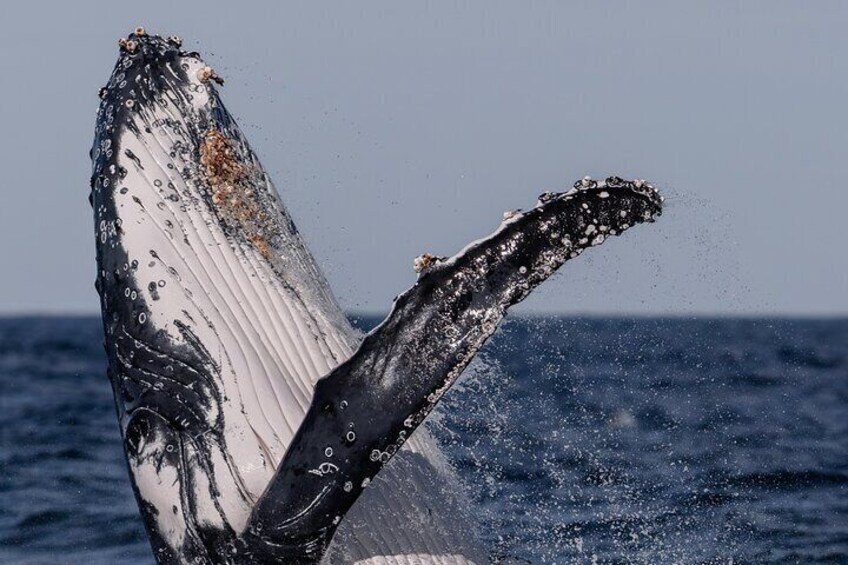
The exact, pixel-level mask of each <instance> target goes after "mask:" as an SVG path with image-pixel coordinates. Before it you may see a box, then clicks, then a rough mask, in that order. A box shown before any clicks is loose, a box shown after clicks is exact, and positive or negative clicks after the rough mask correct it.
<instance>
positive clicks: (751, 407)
mask: <svg viewBox="0 0 848 565" xmlns="http://www.w3.org/2000/svg"><path fill="white" fill-rule="evenodd" d="M375 321H376V320H375V319H370V318H362V319H359V320H358V323H359V324H360V325H361V326H363V327H367V326H369V325H371V324H373V323H375ZM104 365H105V357H104V354H103V347H102V335H101V328H100V322H99V320H98V319H96V318H7V319H0V430H2V436H0V496H1V497H2V499H0V501H2V504H0V562H1V563H14V564H18V563H20V564H32V563H90V564H96V565H99V564H104V565H105V564H116V563H117V564H121V563H128V564H148V565H150V564H152V563H153V559H152V555H151V552H150V549H149V547H148V543H147V539H146V536H145V533H144V530H143V527H142V524H141V521H140V518H139V515H138V512H137V510H136V505H135V501H134V499H133V496H132V492H131V490H130V485H129V481H128V478H127V472H126V468H125V463H124V460H123V453H122V448H121V443H120V438H119V434H118V427H117V423H116V419H115V409H114V406H113V403H112V398H111V389H110V387H109V384H108V382H107V380H106V377H105V367H104ZM431 420H432V421H431V423H430V426H431V429H432V430H433V431H434V433H435V434H436V435H437V437H438V438H439V439H440V440H441V441H442V443H443V444H444V446H445V450H446V452H447V453H448V455H449V457H450V459H451V461H452V462H453V464H454V465H455V467H456V468H457V470H458V472H459V474H460V476H461V477H462V479H463V481H464V482H465V484H466V486H467V489H468V491H469V492H470V494H471V496H472V498H473V499H474V501H475V504H476V507H477V515H478V516H479V517H480V525H479V530H480V535H481V536H482V537H483V538H484V539H485V540H486V541H487V542H488V544H489V545H490V546H491V550H492V553H493V555H504V556H512V557H516V558H520V559H523V560H525V561H528V562H531V563H848V320H845V319H842V320H747V319H644V318H641V319H626V318H621V319H600V318H511V319H510V320H509V321H507V323H506V324H505V325H504V326H503V327H502V329H501V330H500V331H499V332H498V334H497V335H496V336H495V337H494V338H493V339H492V340H491V341H490V342H489V343H488V344H487V345H486V347H485V349H484V351H483V353H482V356H481V357H480V358H479V359H478V361H477V362H476V363H474V365H473V366H472V367H471V368H470V369H469V371H468V372H467V375H466V377H465V378H464V380H463V381H462V382H461V383H460V384H459V385H457V386H456V387H455V388H454V389H453V390H451V391H450V392H449V393H448V395H447V396H446V398H445V400H444V402H443V405H442V407H441V408H440V410H439V411H438V413H437V414H435V415H434V417H432V418H431Z"/></svg>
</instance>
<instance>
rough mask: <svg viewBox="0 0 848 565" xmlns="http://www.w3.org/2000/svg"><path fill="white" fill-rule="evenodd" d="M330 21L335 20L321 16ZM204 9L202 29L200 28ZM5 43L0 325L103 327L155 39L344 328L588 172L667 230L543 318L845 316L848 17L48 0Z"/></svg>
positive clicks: (586, 265)
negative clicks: (107, 130) (510, 216)
mask: <svg viewBox="0 0 848 565" xmlns="http://www.w3.org/2000/svg"><path fill="white" fill-rule="evenodd" d="M318 4H320V6H319V5H318ZM191 6H194V7H191ZM2 13H3V22H4V25H3V33H2V34H0V73H2V94H0V97H1V98H0V101H1V102H2V104H0V116H2V124H3V131H2V139H1V140H0V165H2V172H3V181H2V197H3V198H2V204H0V241H2V243H0V264H2V278H0V312H66V313H70V312H95V311H96V309H97V300H96V295H95V291H94V239H93V223H92V217H91V216H92V215H91V209H90V208H89V205H88V202H87V196H88V190H89V189H88V178H89V172H90V164H89V160H88V149H89V147H90V144H91V139H92V133H93V126H94V113H95V110H96V108H97V103H98V99H97V90H98V88H99V87H100V86H102V85H103V84H104V83H105V81H106V79H107V78H108V76H109V73H110V72H111V69H112V66H113V64H114V61H115V58H116V56H117V45H116V40H117V39H118V37H119V36H121V35H124V34H126V33H128V32H129V31H130V30H131V29H133V28H134V27H135V26H136V25H139V24H142V25H144V26H146V27H147V29H148V30H149V31H151V32H155V33H161V34H165V35H170V34H177V35H180V36H182V37H183V38H184V40H185V46H186V47H188V48H189V49H197V50H199V51H200V52H201V53H202V54H203V55H204V57H205V58H206V60H207V61H208V62H210V63H211V64H212V66H214V67H215V68H216V70H218V72H219V73H220V74H221V75H223V76H224V77H225V78H226V79H227V84H226V86H225V87H224V88H223V97H224V100H225V102H226V103H227V105H228V108H229V109H230V111H231V112H232V113H233V114H234V115H235V116H236V117H237V118H238V119H239V120H240V123H241V125H242V128H243V129H244V130H245V132H246V134H247V136H248V137H249V138H250V139H251V141H252V143H253V146H254V149H255V150H256V151H257V153H258V154H259V155H260V158H261V159H262V160H263V162H264V164H265V166H266V168H267V169H268V170H269V172H270V173H271V175H272V176H273V177H274V179H275V181H276V184H277V187H278V189H279V190H280V192H281V193H282V197H283V199H284V201H285V202H286V204H287V205H288V207H289V209H290V210H291V212H292V214H293V215H294V217H295V219H296V221H297V223H298V225H299V227H300V229H301V231H302V232H303V233H304V234H305V236H306V238H307V240H308V242H309V244H310V246H311V248H312V250H313V252H314V253H315V255H316V256H317V258H318V260H319V262H320V263H321V264H322V266H323V267H324V269H325V271H326V272H327V274H328V276H329V278H330V281H331V283H332V284H333V287H334V289H335V291H336V293H337V295H338V296H339V298H340V300H341V302H342V303H343V305H344V306H345V307H347V308H349V309H353V310H366V311H384V310H385V309H386V308H387V307H388V305H389V302H390V301H391V299H392V297H393V296H394V295H395V294H397V293H399V292H400V291H402V290H403V289H405V288H406V287H408V286H409V285H410V284H412V282H413V281H414V279H415V274H414V272H413V271H412V259H413V257H415V256H416V255H418V254H419V253H421V252H423V251H430V252H433V253H436V254H443V255H449V254H452V253H453V252H454V251H456V250H457V249H459V248H461V247H462V246H464V244H465V243H466V242H467V241H469V240H471V239H476V238H478V237H480V236H482V235H484V234H486V233H488V232H490V231H492V230H493V229H494V228H495V227H496V226H497V224H498V223H499V221H500V218H501V215H502V213H503V211H504V210H507V209H511V208H518V207H529V206H531V205H532V204H533V203H534V202H535V199H536V196H537V195H538V194H539V193H541V192H543V191H545V190H550V189H563V188H565V187H567V186H568V185H570V184H571V183H573V182H574V180H575V179H577V178H580V177H582V176H583V175H586V174H589V175H593V176H596V177H603V176H607V175H609V174H618V175H620V176H625V177H638V178H647V179H650V180H652V181H654V183H655V184H656V185H657V186H658V187H660V188H661V189H664V191H665V193H666V195H667V200H666V202H667V204H668V207H667V210H666V214H665V215H664V216H663V217H662V218H661V219H660V221H659V222H658V223H657V224H654V225H650V226H639V227H638V228H636V229H634V230H632V231H631V232H628V233H627V234H626V236H625V237H623V238H620V239H615V240H613V241H610V242H609V243H608V244H605V245H604V246H602V247H601V248H598V249H595V250H592V251H590V252H589V253H587V254H586V255H584V256H583V257H581V258H580V259H579V260H577V261H575V262H573V263H570V264H569V265H567V266H566V267H565V268H564V269H563V270H562V271H561V272H560V274H559V275H558V276H557V277H555V278H554V279H553V280H551V281H549V282H548V283H546V284H545V285H543V287H542V288H541V289H540V290H539V291H537V292H536V293H534V295H533V296H532V297H531V298H530V299H529V300H528V302H527V304H526V305H525V306H524V310H525V311H527V310H537V311H538V310H548V311H560V312H593V313H600V312H604V313H615V312H620V313H629V312H642V313H668V312H674V313H691V312H696V313H703V312H721V313H808V314H846V313H848V252H846V250H845V244H846V236H845V225H844V224H845V221H846V220H845V219H846V216H847V215H848V186H846V179H848V33H846V25H848V2H840V1H834V2H820V1H817V2H802V1H797V2H775V1H768V2H718V1H709V2H705V1H702V2H681V1H672V2H594V1H587V2H580V3H576V2H565V1H562V2H510V3H506V2H492V1H490V0H486V1H480V2H462V3H455V2H439V3H424V2H418V3H412V2H395V1H392V2H344V3H329V4H328V3H324V2H321V3H318V2H302V3H291V2H279V3H278V2H256V3H249V2H247V3H242V2H226V3H216V2H211V1H203V2H174V1H168V2H153V1H136V2H122V3H117V2H109V3H107V2H98V3H94V2H89V3H85V2H38V1H28V2H25V3H15V7H10V6H9V5H4V7H3V9H2Z"/></svg>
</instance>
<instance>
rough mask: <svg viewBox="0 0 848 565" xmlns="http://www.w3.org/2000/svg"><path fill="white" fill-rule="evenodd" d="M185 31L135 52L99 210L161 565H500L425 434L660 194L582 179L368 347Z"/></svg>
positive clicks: (105, 105)
mask: <svg viewBox="0 0 848 565" xmlns="http://www.w3.org/2000/svg"><path fill="white" fill-rule="evenodd" d="M181 44H182V42H181V40H180V39H179V38H178V37H173V36H172V37H167V38H163V37H160V36H156V35H152V34H148V33H147V32H145V30H144V29H143V28H138V29H136V30H135V31H134V32H133V33H131V34H129V35H128V36H127V37H125V38H123V39H121V40H120V41H119V46H120V55H119V58H118V61H117V63H116V65H115V68H114V71H113V72H112V75H111V77H110V78H109V81H108V83H107V85H106V86H105V87H104V88H102V89H101V91H100V98H101V101H100V106H99V110H98V114H97V122H96V128H95V137H94V143H93V146H92V149H91V159H92V176H91V192H90V202H91V205H92V208H93V215H94V225H95V241H96V255H97V275H96V285H95V286H96V288H97V291H98V293H99V296H100V304H101V309H102V318H103V330H104V335H105V341H104V347H105V349H106V354H107V359H108V364H107V365H108V366H107V374H108V378H109V381H110V383H111V386H112V389H113V392H114V397H115V405H116V409H117V417H118V421H119V425H120V431H121V436H122V438H123V446H124V450H125V453H126V460H127V465H128V470H129V475H130V479H131V482H132V486H133V490H134V494H135V497H136V499H137V502H138V506H139V509H140V513H141V516H142V518H143V520H144V524H145V527H146V530H147V532H148V534H149V537H150V541H151V545H152V548H153V553H154V556H155V558H156V560H157V562H158V563H203V564H212V563H215V564H217V563H318V562H329V563H335V562H338V563H349V562H360V563H375V564H376V563H383V564H389V563H444V564H462V563H483V562H486V561H488V556H487V555H486V551H485V549H484V548H483V547H482V546H481V544H480V543H479V542H478V541H477V540H476V537H475V534H474V531H473V529H474V528H473V518H472V517H471V516H469V515H468V512H469V511H468V510H467V509H468V508H469V506H470V505H468V504H467V502H466V501H464V500H463V499H462V493H461V492H460V489H457V488H455V486H454V484H455V483H456V479H455V477H454V476H453V474H452V471H451V469H450V467H449V465H447V464H446V463H445V461H444V460H443V459H442V457H441V455H440V452H439V450H438V448H437V446H436V445H435V443H434V441H433V439H432V438H431V437H430V436H429V435H428V433H427V430H426V429H425V428H424V427H422V426H421V424H422V422H423V421H424V419H425V418H426V416H427V415H428V413H429V412H430V411H431V410H433V408H434V406H435V405H436V404H437V403H438V401H439V399H440V398H441V397H442V395H443V394H444V393H445V392H446V391H447V390H448V389H449V388H450V386H451V385H452V384H453V383H454V382H455V381H456V379H457V378H458V377H459V375H460V374H461V373H462V371H463V369H464V368H465V367H466V366H467V365H468V363H469V362H470V360H471V359H472V358H473V357H474V355H475V353H476V352H477V351H478V350H479V349H480V347H481V346H482V345H483V343H484V342H485V341H486V339H487V338H488V337H489V336H491V335H492V333H493V332H494V331H495V329H496V327H497V325H498V323H499V322H500V321H501V320H502V319H503V317H504V316H505V314H506V311H507V309H508V308H509V307H510V306H511V305H513V304H515V303H517V302H519V301H520V300H522V299H523V298H524V297H525V296H527V294H528V293H529V292H530V291H531V290H532V289H533V288H535V287H536V286H538V285H539V284H540V283H541V282H543V281H544V280H545V279H547V278H548V277H550V276H551V275H552V274H553V273H554V272H555V271H556V270H557V269H558V268H559V267H560V266H561V265H562V264H563V263H565V262H566V261H569V260H571V259H573V258H575V257H577V256H579V255H580V254H581V253H582V252H583V251H584V250H586V249H589V248H591V247H593V246H597V245H599V244H601V243H603V242H604V241H605V240H607V239H609V238H610V237H611V236H616V235H620V234H621V233H623V232H624V231H626V230H627V229H629V228H630V227H632V226H634V225H636V224H640V223H643V222H651V221H653V220H654V219H655V218H656V217H657V216H658V215H659V214H660V213H661V210H662V198H661V196H660V195H659V194H658V192H657V191H656V190H655V189H654V188H653V187H652V186H651V185H649V184H648V183H646V182H644V181H626V180H623V179H621V178H618V177H609V178H607V179H605V180H593V179H591V178H588V177H586V178H583V179H581V180H578V181H577V182H576V183H575V184H574V186H573V187H569V190H567V191H563V192H558V193H554V192H547V193H544V194H542V195H541V196H539V199H538V202H537V203H536V204H535V205H534V206H533V207H532V208H530V209H528V210H526V211H513V212H509V213H507V214H505V215H504V219H503V221H502V222H501V223H500V225H499V226H498V228H497V229H496V230H495V231H494V232H493V233H492V234H491V235H489V236H486V237H484V238H483V239H480V240H479V241H476V242H473V243H471V244H469V245H468V246H467V247H465V248H464V249H462V250H460V251H459V252H457V253H456V254H454V255H453V256H450V257H439V256H433V255H430V254H424V255H422V256H421V257H419V258H417V259H416V260H415V262H414V267H415V270H416V271H418V280H417V282H416V283H415V285H414V286H412V287H411V288H410V289H409V290H407V291H405V292H404V293H402V294H401V295H400V296H398V297H397V298H396V299H395V301H394V304H393V307H392V309H391V312H390V313H389V315H388V316H387V318H386V319H385V320H384V321H383V322H382V323H381V324H380V325H379V326H378V327H377V328H376V329H374V330H373V331H371V332H370V333H369V334H368V335H366V336H364V337H363V336H361V335H360V334H358V333H357V331H355V330H354V329H353V328H352V327H351V325H350V324H349V322H348V320H347V319H346V318H345V316H344V314H343V313H342V311H341V309H340V308H339V306H338V304H337V303H336V300H335V299H334V297H333V295H332V293H331V292H330V289H329V286H328V284H327V282H326V280H325V278H324V276H323V275H322V273H321V271H320V269H319V267H318V265H317V264H316V262H315V260H314V259H313V257H312V256H311V255H310V253H309V251H308V250H307V248H306V245H305V243H304V241H303V239H302V238H301V236H300V234H299V233H298V231H297V228H296V227H295V224H294V222H293V221H292V218H291V216H290V214H289V212H288V211H287V209H286V208H285V207H284V205H283V204H282V202H281V201H280V198H279V196H278V194H277V191H276V189H275V188H274V186H273V184H272V182H271V179H270V178H269V177H268V175H267V173H266V172H265V170H264V169H263V167H262V165H261V164H260V162H259V160H258V158H257V157H256V155H255V153H254V152H253V151H252V150H251V148H250V146H249V145H248V142H247V140H246V139H245V137H244V135H243V134H242V132H241V131H240V130H239V128H238V126H237V124H236V122H235V121H234V119H233V117H232V116H231V115H230V113H229V112H228V111H227V109H226V108H225V106H224V105H223V103H222V101H221V98H220V96H219V86H220V85H221V84H223V79H222V78H221V77H219V76H218V74H217V73H216V72H215V71H214V70H213V69H211V68H210V67H208V66H207V65H206V64H205V63H204V62H203V61H202V59H201V57H200V56H199V55H198V54H197V53H193V52H187V51H185V50H183V49H182V45H181Z"/></svg>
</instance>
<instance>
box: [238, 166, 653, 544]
mask: <svg viewBox="0 0 848 565" xmlns="http://www.w3.org/2000/svg"><path fill="white" fill-rule="evenodd" d="M584 182H585V184H586V186H582V185H583V184H584ZM660 212H661V199H660V196H659V195H658V194H657V193H656V191H654V190H653V188H651V187H650V186H637V185H636V184H635V183H631V182H627V181H623V180H621V179H619V178H615V177H611V178H609V179H607V180H606V181H603V182H594V181H593V182H591V183H590V182H588V181H579V182H578V183H577V186H576V187H575V189H573V190H572V191H571V192H568V193H565V194H551V193H548V194H545V195H542V198H541V199H540V203H539V204H538V205H537V206H536V207H535V208H533V209H532V210H530V211H528V212H526V213H518V214H516V215H515V216H514V217H513V218H511V219H509V220H507V221H505V223H504V225H503V226H502V227H501V228H500V229H498V230H497V231H496V232H495V233H494V234H492V235H491V236H489V237H487V238H485V239H482V240H480V241H478V242H475V243H473V244H471V245H470V246H468V247H467V248H466V249H464V250H463V251H461V252H460V253H458V254H457V255H455V256H454V257H451V258H450V259H447V260H438V259H433V260H431V264H430V265H428V266H426V267H425V268H424V269H423V272H422V274H421V277H420V278H419V280H418V282H417V283H416V284H415V286H413V287H412V288H411V289H409V290H408V291H406V292H404V293H403V294H401V295H400V296H399V297H398V298H397V299H396V300H395V303H394V307H393V308H392V311H391V313H390V314H389V316H388V317H387V318H386V320H385V321H383V323H381V324H380V325H379V326H378V327H377V328H375V329H374V330H373V331H372V332H371V333H370V334H368V335H367V336H366V337H365V339H364V340H363V342H362V344H361V345H360V346H359V349H358V350H357V351H356V353H354V354H353V356H352V357H351V358H350V359H348V360H347V361H345V362H344V363H342V364H341V365H339V366H338V367H337V368H336V369H334V370H333V371H332V372H331V373H330V374H329V375H328V376H327V377H325V378H323V379H321V380H320V381H318V383H317V385H316V387H315V395H314V397H313V399H312V405H311V407H310V409H309V412H307V414H306V417H305V419H304V421H303V423H302V424H301V426H300V428H299V429H298V432H297V434H296V435H295V437H294V439H293V440H292V443H291V445H290V447H289V449H288V451H287V453H286V457H285V458H284V459H283V461H282V464H281V466H280V468H279V469H278V470H277V473H276V475H275V477H274V479H273V480H272V482H271V484H270V486H269V488H268V490H266V491H265V493H264V494H263V496H262V498H261V499H260V500H259V502H258V504H257V506H256V508H255V509H254V511H253V514H252V515H251V520H250V523H249V529H250V530H251V531H252V533H253V534H255V535H257V537H258V538H260V539H263V540H265V541H266V542H267V543H269V544H272V545H274V546H275V547H278V548H285V549H286V550H287V551H291V552H292V555H299V556H302V555H305V554H310V553H312V552H317V554H319V555H320V553H321V551H322V550H323V547H325V546H326V544H327V543H329V540H330V538H331V536H332V533H333V531H334V529H335V527H336V525H337V524H338V523H339V522H340V520H341V518H342V517H344V515H345V514H346V512H347V510H348V509H349V508H350V507H351V506H352V505H353V504H354V502H355V501H356V499H357V497H358V496H359V495H360V494H361V493H362V491H363V489H364V488H366V487H367V486H368V484H369V482H370V481H371V479H372V478H373V477H374V476H375V475H376V474H377V473H378V472H379V471H380V470H381V469H382V467H383V466H384V465H385V464H386V463H388V461H389V460H390V459H391V457H392V456H393V455H394V454H395V453H396V452H397V450H398V449H399V448H400V447H401V446H402V445H403V444H404V443H405V441H406V440H407V439H408V438H409V436H410V434H411V433H412V432H413V431H414V430H415V429H416V428H417V427H418V426H419V425H420V424H421V422H422V421H423V420H424V418H425V417H426V416H427V414H428V413H429V412H430V411H431V410H432V409H433V408H434V406H435V405H436V403H437V402H438V401H439V399H440V398H441V397H442V395H443V394H444V393H445V391H446V390H447V389H448V388H449V387H450V386H451V385H452V384H453V383H454V382H455V381H456V379H457V378H458V377H459V375H460V373H461V372H462V370H463V369H464V368H465V367H466V365H467V364H468V363H469V362H470V361H471V359H472V358H473V357H474V355H475V353H476V352H477V351H478V350H479V349H480V347H481V346H482V345H483V343H484V342H485V341H486V339H488V338H489V336H491V335H492V333H493V332H494V331H495V328H496V326H497V324H498V323H499V322H500V321H501V319H502V318H503V317H504V315H505V314H506V311H507V308H509V307H510V306H512V305H513V304H515V303H517V302H519V301H520V300H522V299H523V298H524V297H525V296H527V294H528V293H529V292H530V291H531V290H533V288H535V287H536V286H538V285H539V284H540V283H541V282H543V281H544V280H545V279H547V278H548V277H549V276H550V275H551V274H553V273H554V271H555V270H556V269H558V268H559V267H560V266H561V265H562V264H563V263H564V262H565V261H567V260H569V259H571V258H574V257H577V256H578V255H579V254H580V253H581V252H582V251H583V250H584V249H586V248H588V247H592V246H596V245H599V244H600V243H602V242H603V241H604V240H605V238H607V237H609V236H611V235H618V234H620V233H622V232H623V231H625V230H626V229H628V227H630V226H632V225H635V224H636V223H641V222H644V221H653V219H654V218H655V217H656V216H657V215H658V214H660Z"/></svg>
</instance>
